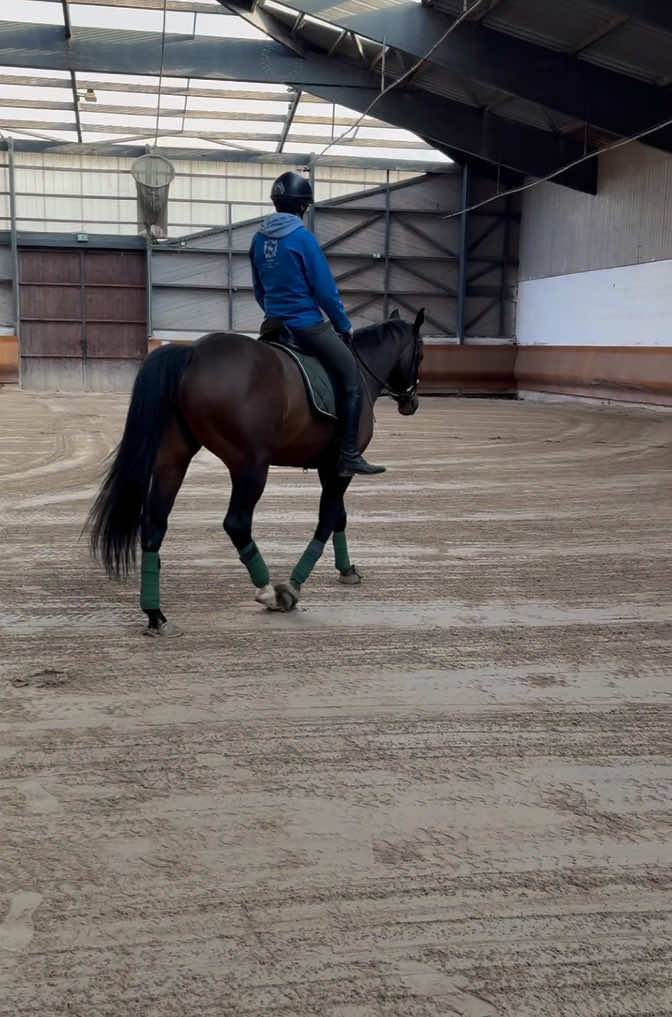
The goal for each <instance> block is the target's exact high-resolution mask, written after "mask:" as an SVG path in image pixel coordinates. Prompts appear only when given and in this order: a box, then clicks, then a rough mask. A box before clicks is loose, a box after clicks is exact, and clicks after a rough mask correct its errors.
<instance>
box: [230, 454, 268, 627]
mask: <svg viewBox="0 0 672 1017" xmlns="http://www.w3.org/2000/svg"><path fill="white" fill-rule="evenodd" d="M267 477H268V463H258V464H253V465H249V466H246V467H245V468H244V469H241V470H237V471H235V472H234V471H233V470H232V471H231V500H230V501H229V508H228V511H227V513H226V516H225V517H224V529H225V530H226V532H227V533H228V535H229V537H230V538H231V541H232V543H233V546H234V547H235V548H236V550H237V551H238V556H239V558H240V560H241V561H242V563H243V565H244V566H245V568H246V569H247V571H248V574H249V576H250V579H251V580H252V583H253V584H254V587H255V590H256V593H255V600H256V601H258V603H260V604H263V605H264V606H265V607H267V608H269V609H270V610H276V609H277V604H276V599H275V590H274V589H273V587H272V586H271V583H270V577H269V574H268V567H267V565H266V562H265V561H264V559H263V557H262V555H261V552H260V550H259V548H258V547H257V545H256V544H255V542H254V540H253V539H252V518H253V516H254V510H255V507H256V505H257V502H258V501H259V499H260V498H261V496H262V494H263V492H264V488H265V486H266V478H267Z"/></svg>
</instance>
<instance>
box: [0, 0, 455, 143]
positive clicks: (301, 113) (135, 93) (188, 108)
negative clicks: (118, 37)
mask: <svg viewBox="0 0 672 1017" xmlns="http://www.w3.org/2000/svg"><path fill="white" fill-rule="evenodd" d="M68 9H69V14H70V23H71V26H72V32H73V35H74V37H75V38H76V35H77V29H78V28H82V29H84V28H86V29H91V28H95V29H100V30H101V32H105V30H106V29H110V30H111V29H119V28H123V29H124V31H128V32H135V31H137V32H151V33H154V34H156V35H157V37H159V36H160V34H161V32H162V29H163V21H164V0H96V2H95V3H90V2H89V3H87V2H84V0H69V3H68ZM17 20H18V21H23V22H25V23H32V24H49V25H54V26H60V27H63V28H64V8H63V5H62V3H60V2H56V0H11V3H4V4H0V21H17ZM165 23H166V33H167V34H169V35H171V36H175V35H177V36H180V35H184V36H185V37H192V36H194V35H196V36H202V37H216V38H239V39H260V40H267V38H268V37H267V36H266V35H265V34H263V33H262V32H260V31H259V30H258V29H257V28H255V27H254V26H253V25H250V24H249V23H248V22H247V21H246V20H245V19H244V18H241V17H238V16H236V15H233V14H231V13H230V12H229V11H228V10H227V9H226V8H225V7H224V6H222V4H220V3H219V2H218V0H168V3H167V7H166V16H165ZM138 70H139V71H141V70H142V68H138ZM157 113H158V120H157ZM358 119H359V114H358V113H356V112H354V111H352V110H349V109H347V108H345V107H341V106H336V107H334V106H333V105H332V104H331V103H328V102H325V101H324V100H322V99H316V98H313V97H311V96H309V95H306V94H302V95H301V97H300V100H299V102H298V104H297V103H296V93H295V92H293V91H292V90H291V88H289V87H288V86H286V85H283V84H268V83H265V82H258V83H255V82H239V81H224V80H213V79H203V78H196V77H189V78H186V77H170V76H166V75H162V76H161V78H160V79H159V76H158V75H148V74H142V73H138V74H113V73H100V72H95V71H92V72H77V73H76V74H75V75H74V76H73V75H71V74H70V72H69V71H62V70H61V71H54V70H48V69H45V70H39V69H35V68H21V67H0V128H1V129H2V130H3V131H4V132H5V134H11V135H14V136H15V137H19V138H20V137H38V138H39V137H41V138H44V139H46V140H48V139H51V138H53V139H54V140H57V141H67V142H70V143H72V144H73V145H75V144H76V145H79V146H80V150H81V151H83V152H85V151H86V150H87V146H89V147H91V149H92V150H95V147H96V146H100V145H101V144H106V145H107V144H110V143H112V144H114V143H118V144H124V145H128V144H133V143H136V144H138V145H153V144H154V142H155V141H156V144H157V147H158V148H161V147H162V146H163V147H166V148H171V149H175V148H180V147H184V148H186V149H190V150H191V149H195V148H202V149H204V150H208V151H209V150H217V149H220V150H222V152H223V154H225V150H226V149H227V148H230V149H234V150H239V149H242V150H249V151H250V152H252V153H254V152H267V151H270V152H273V151H284V152H286V153H292V152H296V151H300V152H302V153H316V154H318V153H320V152H321V151H322V150H324V148H325V146H327V145H328V144H329V143H330V142H331V141H332V140H333V139H339V144H338V145H335V146H333V147H330V148H329V154H330V156H332V157H339V156H344V157H347V158H348V160H351V159H356V158H357V157H360V158H371V157H374V158H376V157H377V158H379V159H385V160H389V159H390V158H393V159H394V160H395V161H397V162H403V161H404V159H406V160H407V161H415V160H416V159H417V158H422V159H423V160H425V159H427V158H428V155H427V153H429V157H431V159H433V160H434V161H435V162H445V161H449V160H447V159H446V158H445V157H444V156H442V155H440V154H439V153H437V152H435V151H433V150H432V149H430V148H428V146H427V145H426V144H425V143H424V142H423V141H421V140H420V139H419V138H416V137H415V136H414V135H412V134H409V133H408V132H406V131H400V130H397V129H396V128H392V127H388V126H387V125H385V124H383V123H382V122H380V121H379V120H377V118H376V117H375V111H374V115H373V116H370V117H366V118H365V119H364V120H363V121H362V122H361V124H359V126H358V129H357V130H356V131H355V132H353V134H352V135H348V137H347V138H343V139H340V137H339V136H340V135H341V134H342V133H343V132H344V131H345V130H346V129H347V128H348V127H349V126H351V125H353V124H355V122H356V121H357V120H358ZM78 121H79V124H78Z"/></svg>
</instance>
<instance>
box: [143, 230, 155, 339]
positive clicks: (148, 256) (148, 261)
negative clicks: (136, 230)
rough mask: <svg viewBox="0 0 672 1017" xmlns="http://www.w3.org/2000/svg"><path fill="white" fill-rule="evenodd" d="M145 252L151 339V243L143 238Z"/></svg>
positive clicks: (148, 322) (148, 318)
mask: <svg viewBox="0 0 672 1017" xmlns="http://www.w3.org/2000/svg"><path fill="white" fill-rule="evenodd" d="M145 245H146V247H145V251H146V265H147V269H146V275H147V278H146V283H145V285H146V288H147V338H148V339H151V338H152V335H153V333H154V326H153V323H152V241H151V239H150V238H149V237H148V236H146V237H145Z"/></svg>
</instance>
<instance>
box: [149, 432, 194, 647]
mask: <svg viewBox="0 0 672 1017" xmlns="http://www.w3.org/2000/svg"><path fill="white" fill-rule="evenodd" d="M197 451H198V445H197V444H196V442H195V441H193V440H190V439H189V437H188V436H187V435H186V434H185V433H184V432H183V429H182V428H181V427H180V425H179V423H178V422H177V420H176V419H175V420H173V422H172V423H171V424H170V426H169V427H168V429H167V431H166V433H165V434H164V436H163V438H162V439H161V445H160V446H159V451H158V453H157V456H156V462H155V463H154V469H153V471H152V481H151V484H150V488H149V494H148V495H147V500H146V501H145V505H144V507H143V512H142V525H141V531H140V539H141V546H142V566H141V580H140V607H141V608H142V610H143V611H144V612H145V614H146V615H147V618H148V626H147V628H146V629H145V633H146V634H147V635H150V636H159V635H160V636H174V635H180V631H179V629H178V628H177V627H176V626H175V625H173V624H171V622H169V621H167V620H166V616H165V615H164V614H163V612H162V611H161V606H160V596H159V570H160V568H161V561H160V559H159V549H160V547H161V544H162V542H163V538H164V536H165V533H166V530H167V528H168V516H169V515H170V510H171V509H172V507H173V504H174V502H175V498H176V496H177V492H178V491H179V489H180V487H181V486H182V481H183V480H184V475H185V473H186V472H187V469H188V467H189V463H190V462H191V459H192V457H193V455H194V453H195V452H197Z"/></svg>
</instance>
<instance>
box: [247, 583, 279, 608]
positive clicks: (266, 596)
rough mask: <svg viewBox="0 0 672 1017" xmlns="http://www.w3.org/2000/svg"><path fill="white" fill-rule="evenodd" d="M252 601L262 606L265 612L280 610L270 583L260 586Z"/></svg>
mask: <svg viewBox="0 0 672 1017" xmlns="http://www.w3.org/2000/svg"><path fill="white" fill-rule="evenodd" d="M254 599H255V600H256V602H257V604H262V605H263V607H265V608H266V610H267V611H279V610H281V609H280V608H279V607H278V601H277V598H276V596H275V590H274V589H273V587H272V586H271V584H270V583H267V584H266V586H260V587H259V588H258V590H257V592H256V593H255V595H254Z"/></svg>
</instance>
